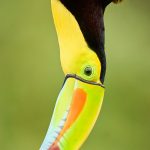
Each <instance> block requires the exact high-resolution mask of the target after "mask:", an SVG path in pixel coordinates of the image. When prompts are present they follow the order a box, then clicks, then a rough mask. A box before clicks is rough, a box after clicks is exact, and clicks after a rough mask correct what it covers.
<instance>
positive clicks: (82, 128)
mask: <svg viewBox="0 0 150 150" xmlns="http://www.w3.org/2000/svg"><path fill="white" fill-rule="evenodd" d="M103 97H104V87H103V85H101V84H99V83H95V82H91V81H87V80H84V79H82V78H80V77H79V76H77V75H67V76H66V78H65V81H64V84H63V87H62V89H61V91H60V94H59V96H58V98H57V102H56V105H55V109H54V113H53V116H52V120H51V123H50V127H49V129H48V132H47V135H46V137H45V140H44V142H43V144H42V146H41V150H45V149H49V150H54V149H58V150H59V149H65V147H67V149H70V150H71V149H72V147H74V145H76V148H77V149H78V147H77V146H79V145H81V143H83V141H84V140H85V139H86V138H87V136H88V135H89V133H90V131H91V129H92V127H93V125H94V123H95V121H96V119H97V116H98V114H99V111H100V108H101V104H102V101H103ZM67 139H69V141H68V140H67ZM62 147H63V148H62Z"/></svg>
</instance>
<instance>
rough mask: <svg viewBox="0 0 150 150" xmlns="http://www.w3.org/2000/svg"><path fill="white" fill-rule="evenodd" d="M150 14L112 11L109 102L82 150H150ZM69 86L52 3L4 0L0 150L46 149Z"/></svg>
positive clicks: (143, 8) (136, 8)
mask: <svg viewBox="0 0 150 150" xmlns="http://www.w3.org/2000/svg"><path fill="white" fill-rule="evenodd" d="M149 6H150V1H149V0H144V1H141V0H125V1H124V2H123V3H122V4H120V5H114V4H112V5H110V6H109V7H108V8H107V10H106V13H105V27H106V55H107V74H106V79H105V86H106V93H105V99H104V103H103V107H102V111H101V117H99V119H98V121H97V123H96V125H95V128H94V129H93V131H92V133H91V134H90V136H89V138H88V140H87V141H86V142H85V144H84V145H83V147H82V148H81V149H82V150H149V149H150V48H149V47H150V36H149V35H150V18H149V17H150V10H149ZM63 79H64V75H63V72H62V70H61V66H60V60H59V47H58V42H57V36H56V32H55V28H54V24H53V20H52V15H51V11H50V0H38V1H37V0H3V1H2V0H0V149H1V150H9V149H11V150H37V149H39V147H40V145H41V143H42V141H43V139H44V136H45V134H46V131H47V128H48V125H49V122H50V118H51V114H52V111H53V108H54V104H55V101H56V98H57V95H58V93H59V91H60V88H61V86H62V82H63ZM91 111H92V110H91Z"/></svg>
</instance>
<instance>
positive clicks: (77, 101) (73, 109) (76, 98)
mask: <svg viewBox="0 0 150 150" xmlns="http://www.w3.org/2000/svg"><path fill="white" fill-rule="evenodd" d="M86 96H87V94H86V92H85V91H84V90H82V89H80V88H77V89H76V90H75V91H74V94H73V99H72V103H71V106H70V111H69V114H68V116H67V120H66V122H65V124H64V127H63V129H62V130H61V131H60V133H59V135H58V137H57V138H56V140H55V141H54V143H53V145H52V146H51V147H50V149H49V150H54V149H53V148H54V147H55V146H56V145H57V142H59V140H60V138H61V137H62V136H63V134H64V133H65V132H66V131H67V130H68V128H69V127H70V126H71V125H72V124H73V123H74V121H75V120H76V119H77V118H78V116H79V114H80V113H81V111H82V109H83V107H84V104H85V102H86Z"/></svg>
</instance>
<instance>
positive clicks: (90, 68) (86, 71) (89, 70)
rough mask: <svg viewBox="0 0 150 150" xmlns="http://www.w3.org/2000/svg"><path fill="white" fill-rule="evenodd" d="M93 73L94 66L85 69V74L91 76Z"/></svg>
mask: <svg viewBox="0 0 150 150" xmlns="http://www.w3.org/2000/svg"><path fill="white" fill-rule="evenodd" d="M92 73H93V70H92V67H90V66H88V67H86V68H85V69H84V74H85V75H87V76H90V75H91V74H92Z"/></svg>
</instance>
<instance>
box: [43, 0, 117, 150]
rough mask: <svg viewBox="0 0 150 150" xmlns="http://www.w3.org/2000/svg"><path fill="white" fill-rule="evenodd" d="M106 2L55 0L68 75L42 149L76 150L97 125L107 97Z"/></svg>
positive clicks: (56, 15) (63, 64) (102, 0)
mask: <svg viewBox="0 0 150 150" xmlns="http://www.w3.org/2000/svg"><path fill="white" fill-rule="evenodd" d="M106 1H107V2H106V3H105V4H104V0H99V1H97V0H80V1H79V0H52V3H51V6H52V12H53V18H54V23H55V27H56V31H57V35H58V41H59V47H60V58H61V65H62V69H63V71H64V73H65V76H66V77H65V80H64V83H63V86H62V89H61V91H60V93H59V96H58V98H57V102H56V105H55V109H54V113H53V116H52V120H51V123H50V126H49V129H48V132H47V135H46V137H45V140H44V142H43V144H42V146H41V150H77V149H79V148H80V146H81V145H82V143H83V142H84V141H85V139H86V138H87V137H88V135H89V133H90V132H91V130H92V128H93V126H94V124H95V121H96V119H97V117H98V114H99V112H100V108H101V104H102V101H103V97H104V85H103V83H104V76H105V70H106V60H105V52H104V22H103V13H104V9H105V7H106V5H108V3H110V2H111V1H109V0H106ZM108 1H109V2H108ZM115 1H116V0H115Z"/></svg>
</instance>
